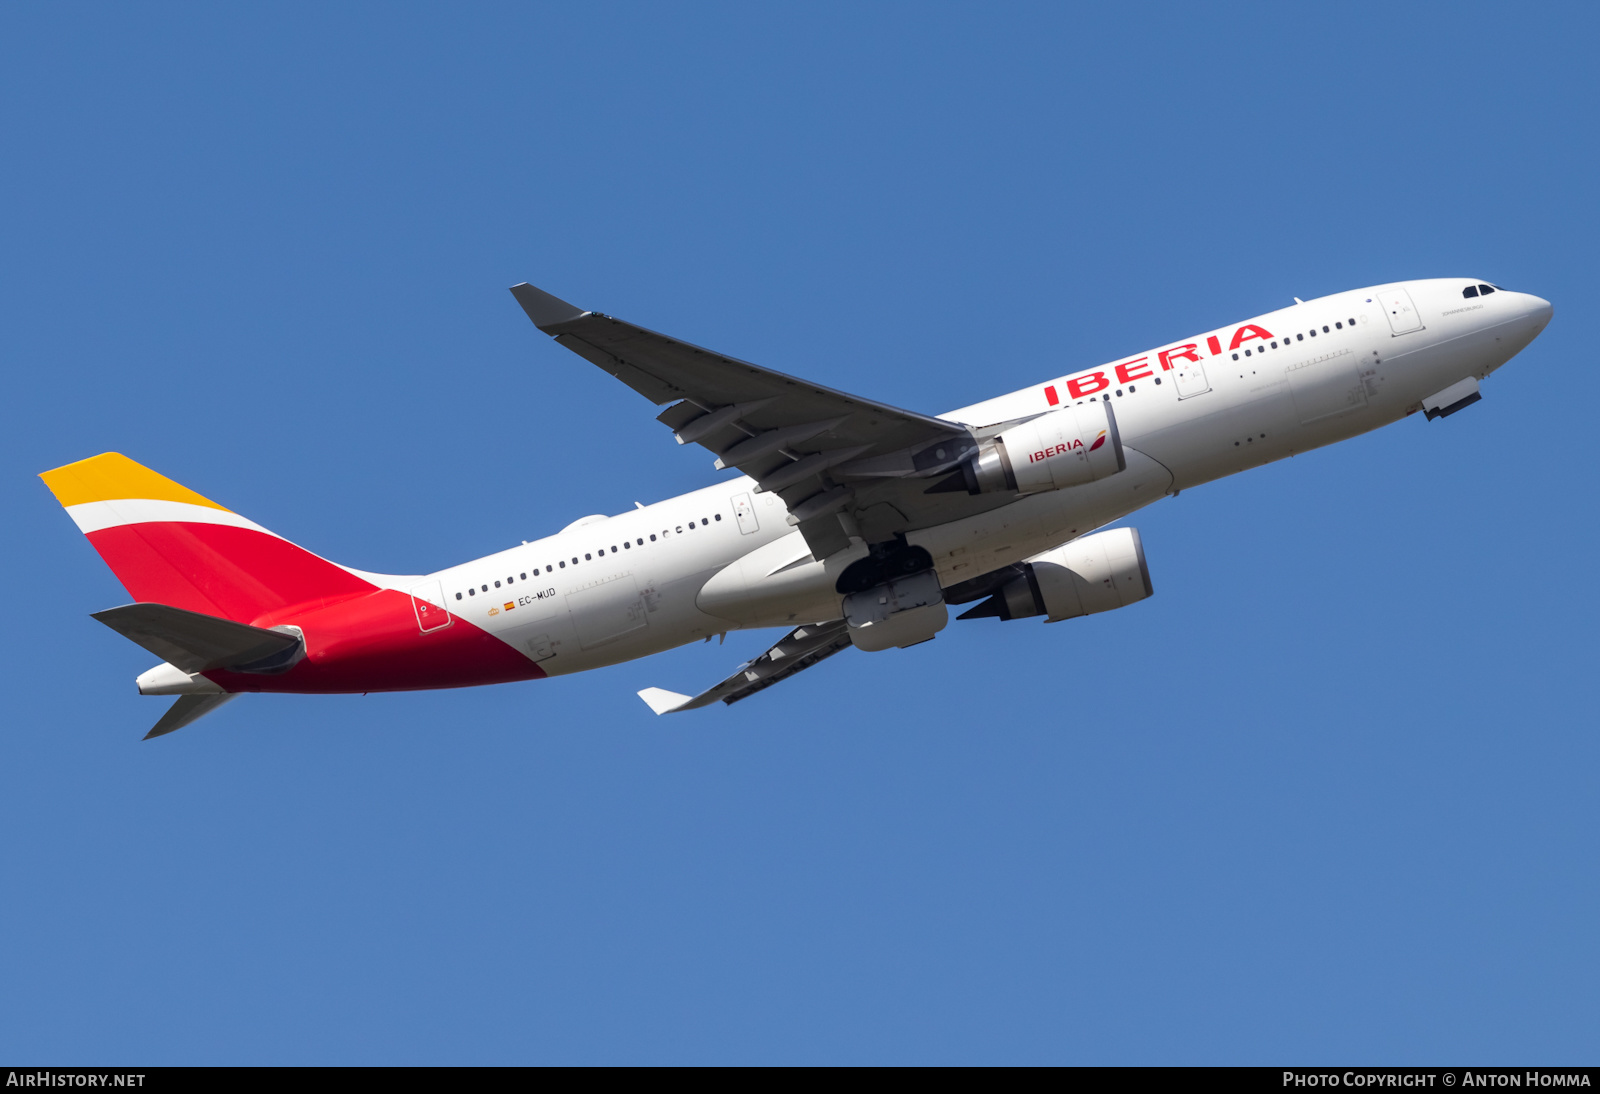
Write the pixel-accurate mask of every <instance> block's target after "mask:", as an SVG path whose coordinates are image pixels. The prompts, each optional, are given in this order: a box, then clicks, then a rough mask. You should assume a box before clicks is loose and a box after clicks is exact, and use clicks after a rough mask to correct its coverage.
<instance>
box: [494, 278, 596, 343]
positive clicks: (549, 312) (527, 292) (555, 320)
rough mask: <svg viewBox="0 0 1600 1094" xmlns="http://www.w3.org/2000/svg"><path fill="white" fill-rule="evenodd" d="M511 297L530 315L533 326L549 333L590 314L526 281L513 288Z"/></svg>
mask: <svg viewBox="0 0 1600 1094" xmlns="http://www.w3.org/2000/svg"><path fill="white" fill-rule="evenodd" d="M511 295H512V296H514V297H516V298H517V303H519V304H521V305H522V310H523V311H525V312H527V313H528V318H529V319H532V320H533V325H534V326H536V327H538V328H539V329H540V330H542V331H548V330H549V329H550V328H551V327H557V326H560V325H561V324H562V323H570V322H571V321H572V320H574V319H582V318H583V317H584V316H586V315H588V314H589V313H588V312H586V311H584V310H583V309H582V308H575V307H573V306H572V305H571V304H569V303H567V302H566V301H565V300H562V299H561V298H560V297H559V296H551V295H550V294H549V293H547V292H545V291H544V290H543V289H536V288H534V287H533V286H532V285H530V284H528V283H527V282H526V281H524V282H523V283H522V284H520V285H513V286H511Z"/></svg>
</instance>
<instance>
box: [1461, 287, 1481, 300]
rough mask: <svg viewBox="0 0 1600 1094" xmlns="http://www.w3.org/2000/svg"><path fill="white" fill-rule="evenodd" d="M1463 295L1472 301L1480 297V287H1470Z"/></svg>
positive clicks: (1463, 291) (1463, 290) (1464, 290)
mask: <svg viewBox="0 0 1600 1094" xmlns="http://www.w3.org/2000/svg"><path fill="white" fill-rule="evenodd" d="M1461 295H1462V296H1464V297H1466V298H1467V299H1468V300H1471V299H1472V298H1473V297H1474V296H1477V295H1478V286H1476V285H1468V286H1467V287H1466V288H1464V289H1462V290H1461Z"/></svg>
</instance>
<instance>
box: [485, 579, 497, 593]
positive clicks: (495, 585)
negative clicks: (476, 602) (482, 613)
mask: <svg viewBox="0 0 1600 1094" xmlns="http://www.w3.org/2000/svg"><path fill="white" fill-rule="evenodd" d="M494 587H495V588H496V589H498V588H499V587H500V583H499V582H498V581H496V582H495V583H494ZM483 591H484V592H488V591H489V590H488V589H484V590H483Z"/></svg>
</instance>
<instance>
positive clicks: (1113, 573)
mask: <svg viewBox="0 0 1600 1094" xmlns="http://www.w3.org/2000/svg"><path fill="white" fill-rule="evenodd" d="M1014 569H1015V572H1014V573H1013V575H1012V576H1010V577H1006V576H1005V575H1004V574H1001V575H999V580H1000V582H1001V583H1000V584H999V586H998V588H994V592H993V595H992V596H990V597H989V599H988V600H985V601H984V602H983V603H982V604H979V605H978V606H977V607H976V608H973V609H972V610H971V611H968V612H964V613H963V614H962V615H960V616H959V617H958V618H960V619H981V618H984V617H985V616H994V617H998V618H1000V619H1025V618H1028V617H1030V616H1035V615H1042V616H1045V617H1046V621H1047V622H1050V623H1054V622H1057V621H1058V620H1062V619H1071V618H1073V617H1074V616H1079V615H1093V614H1094V613H1095V612H1108V611H1110V610H1111V609H1113V608H1121V607H1125V606H1126V605H1128V604H1132V603H1133V602H1134V601H1136V600H1143V599H1144V598H1145V597H1147V596H1149V595H1150V594H1151V593H1152V592H1154V590H1153V589H1152V588H1151V587H1150V569H1149V567H1147V566H1146V565H1145V561H1144V545H1143V544H1142V543H1141V542H1140V540H1139V531H1138V529H1136V528H1112V529H1110V530H1109V531H1105V532H1096V533H1094V534H1093V535H1088V536H1084V537H1083V538H1081V539H1075V540H1073V541H1072V542H1071V543H1068V544H1065V545H1063V546H1061V547H1057V548H1055V549H1054V550H1052V551H1045V552H1044V553H1043V554H1038V555H1034V556H1033V557H1032V558H1030V559H1028V560H1027V561H1026V562H1022V563H1019V564H1018V565H1017V566H1016V567H1015V568H1014ZM950 592H951V593H956V590H955V589H951V590H950ZM957 595H959V594H957ZM981 595H983V594H982V593H981V592H979V593H976V594H975V595H974V594H973V593H968V595H967V599H975V598H976V596H981Z"/></svg>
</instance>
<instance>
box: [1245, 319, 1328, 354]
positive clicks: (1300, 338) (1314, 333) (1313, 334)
mask: <svg viewBox="0 0 1600 1094" xmlns="http://www.w3.org/2000/svg"><path fill="white" fill-rule="evenodd" d="M1345 323H1348V324H1350V325H1351V326H1352V327H1353V326H1355V325H1356V321H1355V320H1354V319H1346V320H1345V322H1344V323H1335V324H1334V325H1333V329H1334V330H1344V326H1345ZM1309 333H1310V335H1311V337H1313V338H1315V337H1316V336H1317V329H1316V328H1315V327H1312V328H1311V330H1310V332H1309ZM1322 333H1323V334H1328V333H1329V330H1328V328H1327V327H1323V328H1322ZM1294 340H1295V341H1296V342H1304V341H1305V340H1306V336H1305V335H1304V334H1297V335H1295V336H1294ZM1283 344H1284V345H1285V346H1287V345H1288V344H1289V336H1288V335H1287V334H1286V335H1284V336H1283ZM1272 348H1273V349H1277V348H1278V343H1276V342H1274V343H1272ZM1256 352H1257V353H1262V352H1265V351H1264V350H1262V348H1261V347H1260V346H1257V347H1256ZM1244 355H1245V356H1246V357H1249V356H1250V351H1249V350H1245V351H1244ZM1233 359H1234V360H1235V361H1237V360H1238V359H1239V355H1238V354H1237V353H1236V354H1234V355H1233Z"/></svg>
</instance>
